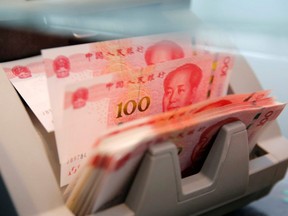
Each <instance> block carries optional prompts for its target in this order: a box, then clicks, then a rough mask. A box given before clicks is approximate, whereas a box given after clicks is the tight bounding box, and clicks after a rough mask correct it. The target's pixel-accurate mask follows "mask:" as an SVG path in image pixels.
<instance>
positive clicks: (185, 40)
mask: <svg viewBox="0 0 288 216" xmlns="http://www.w3.org/2000/svg"><path fill="white" fill-rule="evenodd" d="M190 44H191V43H190V37H189V35H188V34H184V33H181V34H180V33H171V34H161V35H150V36H145V37H135V38H126V39H120V40H111V41H104V42H95V43H88V44H82V45H74V46H68V47H60V48H53V49H47V50H42V57H43V60H44V64H45V69H46V74H47V78H48V89H49V94H50V98H51V105H52V112H53V116H54V121H55V127H56V128H58V126H59V127H60V125H61V123H60V122H61V120H59V119H61V110H62V109H61V108H62V104H61V102H62V99H63V95H62V94H61V93H62V92H63V87H64V86H65V85H66V84H69V83H75V82H77V81H81V80H85V79H88V78H91V77H96V76H99V75H101V74H107V73H112V72H117V71H123V70H128V69H134V68H139V67H140V68H141V67H144V66H147V65H152V64H157V63H159V62H163V61H168V60H172V59H179V58H184V57H191V55H192V54H191V45H190Z"/></svg>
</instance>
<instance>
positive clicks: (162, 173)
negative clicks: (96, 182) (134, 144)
mask: <svg viewBox="0 0 288 216" xmlns="http://www.w3.org/2000/svg"><path fill="white" fill-rule="evenodd" d="M260 89H261V86H260V85H259V83H258V81H257V79H256V77H255V76H254V74H253V72H252V71H251V69H250V67H249V66H248V65H247V64H246V62H245V60H244V59H242V58H241V57H239V58H238V59H237V60H236V62H235V70H234V72H233V74H232V77H231V83H230V93H242V92H251V91H256V90H260ZM0 98H1V100H0V110H1V111H0V119H1V122H0V168H1V177H2V178H3V181H4V183H5V186H6V188H7V190H8V192H9V195H10V197H11V199H12V201H13V204H14V206H15V209H16V211H17V213H18V214H19V215H63V216H64V215H65V216H66V215H67V216H68V215H73V213H72V212H71V211H70V210H69V209H68V208H67V207H66V206H65V203H64V201H63V197H62V191H61V188H59V162H58V161H59V160H58V158H57V152H56V145H55V138H54V134H53V133H50V134H48V133H46V132H45V130H44V128H43V127H42V126H41V124H40V123H39V121H38V120H37V119H36V118H35V116H34V115H33V114H32V113H31V111H30V110H29V108H27V109H26V108H25V106H24V105H23V103H22V102H21V100H20V98H19V96H18V95H17V93H16V91H15V90H14V88H13V87H12V85H11V84H10V82H9V80H8V79H7V78H6V77H5V74H4V73H0ZM257 145H258V146H259V148H261V149H262V150H263V151H264V152H266V154H264V155H261V156H259V157H257V158H255V159H252V160H249V154H248V146H247V135H246V132H245V128H244V127H243V125H242V123H239V122H237V123H234V124H229V125H226V126H224V127H223V128H222V130H221V132H220V133H219V134H218V137H217V140H216V141H215V143H214V145H213V148H212V149H211V152H210V153H209V156H208V158H207V160H206V162H205V165H204V167H203V169H202V170H201V172H200V173H199V174H196V175H194V176H191V177H188V178H185V179H181V178H180V172H179V165H178V162H177V154H176V151H175V147H173V145H172V144H171V143H166V144H163V145H161V146H160V145H159V146H158V147H155V148H151V149H150V151H149V152H148V153H147V154H146V156H145V159H144V160H143V162H142V163H141V166H140V168H139V170H138V173H137V175H136V178H135V180H134V182H133V185H132V187H131V190H130V191H129V193H128V196H127V199H126V201H125V203H123V204H120V205H117V206H115V207H112V208H109V209H106V210H103V211H102V212H97V213H95V214H94V215H98V216H103V215H104V216H111V215H126V216H132V215H199V214H203V215H221V214H223V213H225V212H229V211H231V210H234V209H235V208H238V207H240V206H243V205H245V204H248V203H249V202H251V201H253V200H255V199H258V198H260V197H262V196H265V195H266V194H267V193H268V192H269V191H270V189H271V188H272V187H273V185H274V184H275V183H276V182H277V181H279V180H280V179H282V178H283V177H284V175H285V172H286V170H287V166H288V141H287V140H286V139H285V138H284V137H283V136H282V135H281V132H280V130H279V127H278V125H277V123H276V122H274V123H272V124H271V125H270V126H269V127H268V128H266V130H265V132H264V133H263V134H262V136H261V137H259V139H258V142H257Z"/></svg>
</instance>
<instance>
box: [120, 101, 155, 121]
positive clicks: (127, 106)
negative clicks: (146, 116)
mask: <svg viewBox="0 0 288 216" xmlns="http://www.w3.org/2000/svg"><path fill="white" fill-rule="evenodd" d="M149 106H150V98H149V97H147V96H145V97H143V98H141V100H140V101H139V103H138V104H137V102H136V101H135V100H129V101H127V102H126V103H124V104H123V102H121V103H119V104H117V107H118V113H117V118H121V117H122V115H123V114H124V115H126V116H128V115H131V114H133V113H134V112H135V111H136V109H138V110H139V111H140V112H144V111H146V110H147V109H148V108H149Z"/></svg>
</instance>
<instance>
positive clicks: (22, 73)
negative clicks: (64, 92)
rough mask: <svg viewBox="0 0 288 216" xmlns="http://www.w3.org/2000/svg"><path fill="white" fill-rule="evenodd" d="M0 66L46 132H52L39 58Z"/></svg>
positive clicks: (45, 84)
mask: <svg viewBox="0 0 288 216" xmlns="http://www.w3.org/2000/svg"><path fill="white" fill-rule="evenodd" d="M0 66H1V67H2V68H3V70H4V72H5V73H6V75H7V77H8V78H9V80H10V81H11V83H12V84H13V86H14V87H15V89H16V90H17V91H18V93H19V94H20V95H21V97H22V98H23V99H24V100H25V102H26V103H27V104H28V106H29V107H30V108H31V110H32V111H33V113H34V114H35V115H36V117H37V118H38V119H39V121H40V122H41V124H42V125H43V126H44V127H45V129H46V130H47V132H52V131H54V125H53V118H52V113H51V106H50V101H49V95H48V87H47V78H46V74H45V67H44V64H43V62H42V58H41V56H36V57H31V58H26V59H21V60H15V61H11V62H5V63H1V65H0Z"/></svg>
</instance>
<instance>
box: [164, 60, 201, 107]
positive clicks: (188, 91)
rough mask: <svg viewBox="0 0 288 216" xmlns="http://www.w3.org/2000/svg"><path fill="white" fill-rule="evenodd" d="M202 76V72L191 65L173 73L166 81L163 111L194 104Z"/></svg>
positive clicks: (179, 68) (181, 67)
mask: <svg viewBox="0 0 288 216" xmlns="http://www.w3.org/2000/svg"><path fill="white" fill-rule="evenodd" d="M202 76H203V75H202V70H201V69H200V68H199V67H198V66H197V65H195V64H191V63H187V64H184V65H182V66H180V67H178V68H176V69H175V70H173V71H171V72H170V73H169V74H168V75H167V76H166V78H165V80H164V95H163V100H162V108H163V111H164V112H165V111H169V110H173V109H177V108H180V107H183V106H187V105H190V104H192V103H193V102H194V101H195V96H196V94H197V89H198V86H199V84H200V82H201V79H202Z"/></svg>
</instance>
